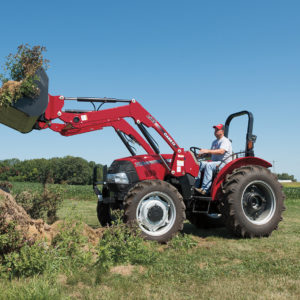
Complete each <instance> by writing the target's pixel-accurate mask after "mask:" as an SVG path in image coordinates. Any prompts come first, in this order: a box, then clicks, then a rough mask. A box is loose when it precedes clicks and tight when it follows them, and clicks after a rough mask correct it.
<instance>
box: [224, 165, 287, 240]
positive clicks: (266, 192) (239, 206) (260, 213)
mask: <svg viewBox="0 0 300 300" xmlns="http://www.w3.org/2000/svg"><path fill="white" fill-rule="evenodd" d="M283 200H284V195H283V193H282V188H281V185H280V183H279V182H278V180H277V178H276V177H275V176H274V175H273V174H272V173H271V172H270V171H269V170H268V169H266V168H264V167H261V166H244V167H241V168H239V169H237V170H236V171H235V172H234V173H233V174H231V175H230V176H228V178H227V179H226V181H225V183H224V185H223V199H222V203H221V211H222V214H223V216H224V220H225V224H226V226H227V227H228V228H229V229H230V230H231V231H232V232H233V233H234V234H236V235H237V236H241V237H250V238H252V237H262V236H269V235H270V234H271V233H272V231H273V230H275V229H277V227H278V223H279V222H280V221H281V220H282V216H281V215H282V212H283V210H284V205H283Z"/></svg>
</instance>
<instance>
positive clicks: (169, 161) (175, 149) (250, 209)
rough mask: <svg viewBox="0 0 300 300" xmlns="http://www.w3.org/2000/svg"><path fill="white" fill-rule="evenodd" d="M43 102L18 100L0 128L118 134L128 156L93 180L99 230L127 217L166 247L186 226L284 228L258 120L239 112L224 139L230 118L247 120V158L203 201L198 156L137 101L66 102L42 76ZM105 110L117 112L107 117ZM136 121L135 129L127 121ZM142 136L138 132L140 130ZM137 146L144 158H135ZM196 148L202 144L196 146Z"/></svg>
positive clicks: (259, 232) (262, 233)
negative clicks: (260, 146)
mask: <svg viewBox="0 0 300 300" xmlns="http://www.w3.org/2000/svg"><path fill="white" fill-rule="evenodd" d="M39 77H40V80H39V88H40V90H41V93H40V96H39V97H38V98H37V99H34V100H32V99H26V98H24V99H21V100H19V101H18V102H17V103H16V104H15V105H13V106H11V107H8V108H2V109H0V122H1V123H3V124H5V125H7V126H9V127H11V128H14V129H16V130H18V131H20V132H23V133H27V132H30V131H31V130H32V129H35V130H43V129H47V128H48V129H51V130H53V131H55V132H58V133H60V134H61V135H63V136H72V135H76V134H81V133H85V132H91V131H95V130H101V129H103V128H104V127H113V128H114V130H115V132H116V133H117V135H118V136H119V138H120V139H121V141H122V142H123V143H124V145H125V147H126V148H127V149H128V151H129V153H130V156H128V157H124V158H120V159H116V160H115V161H113V163H112V164H111V166H110V167H109V168H105V167H104V172H103V173H104V174H103V181H102V182H98V181H97V179H96V177H97V176H96V173H97V172H94V173H95V176H94V177H95V178H94V184H93V189H94V191H95V193H96V195H97V199H98V200H97V201H98V205H97V215H98V219H99V222H100V223H101V225H103V226H106V225H110V224H111V222H112V218H113V217H112V215H113V210H119V209H120V210H123V211H124V221H125V222H126V223H128V224H132V223H136V224H138V226H139V227H140V229H141V232H142V235H143V236H144V237H145V238H146V239H149V240H155V241H158V242H166V241H168V240H169V239H171V238H172V237H173V236H174V235H175V234H176V233H177V232H178V231H180V230H182V229H183V224H184V222H185V220H186V219H188V220H189V221H190V222H191V223H192V224H193V225H195V226H197V227H202V228H207V227H215V226H219V225H222V224H223V225H225V226H226V227H227V228H228V229H229V230H230V231H231V232H232V233H234V234H235V235H237V236H239V237H245V238H253V237H266V236H269V235H270V234H271V233H272V231H273V230H274V229H277V226H278V223H279V222H280V221H281V220H282V212H283V210H284V203H283V201H284V195H283V193H282V187H281V185H280V183H279V182H278V180H277V178H276V177H275V176H274V175H273V174H272V173H271V172H270V170H269V168H270V167H271V164H270V163H269V162H267V161H265V160H263V159H261V158H258V157H256V156H255V155H254V143H255V141H256V136H255V135H253V133H252V130H253V115H252V113H250V112H248V111H241V112H238V113H234V114H232V115H230V116H229V117H228V118H227V120H226V122H225V136H226V137H228V135H229V126H230V123H231V121H232V119H233V118H236V117H239V116H243V115H246V116H247V117H248V129H247V133H246V147H245V151H243V152H239V153H235V154H233V157H232V158H233V159H232V161H231V162H230V163H228V164H226V165H225V166H224V167H223V168H221V170H219V171H217V172H216V173H215V174H214V177H213V182H212V186H211V191H210V194H209V195H206V196H202V195H199V194H198V193H197V192H196V191H195V189H194V187H195V180H196V179H195V178H196V177H197V175H198V172H199V165H200V163H201V159H200V161H199V159H198V157H199V155H198V154H199V150H200V148H198V147H195V146H193V147H191V148H190V149H189V150H185V149H183V148H182V147H180V146H179V145H178V144H177V143H176V141H175V139H174V138H173V137H172V136H171V135H170V133H169V132H167V131H166V129H165V128H164V127H163V126H162V125H161V124H160V123H159V122H158V121H157V120H156V119H155V117H154V116H152V115H151V114H150V113H149V112H148V111H147V110H146V109H145V108H144V107H143V106H142V105H141V104H140V103H139V102H138V101H136V100H135V99H131V100H120V99H115V98H90V97H77V98H73V97H72V98H71V97H64V96H52V95H50V94H48V77H47V75H46V73H45V72H44V71H43V70H40V73H39ZM65 101H78V102H85V103H87V102H88V103H91V104H92V105H93V109H92V110H81V109H77V110H76V109H75V110H74V109H72V110H70V109H64V104H65ZM105 103H118V104H119V106H117V107H113V108H107V109H102V105H103V104H105ZM130 118H131V119H132V120H133V121H134V122H131V123H134V124H133V125H134V126H132V125H131V124H130V122H128V119H130ZM134 127H135V128H137V129H138V130H137V129H135V128H134ZM151 128H152V129H154V130H155V131H156V132H157V134H158V135H159V136H161V137H162V139H163V140H164V141H165V142H166V143H167V145H168V146H169V147H170V149H171V153H170V154H162V153H160V150H159V147H158V144H157V142H156V141H155V140H154V138H153V137H152V135H151V134H150V133H149V129H151ZM133 143H135V144H138V145H139V146H141V147H142V148H143V151H144V152H145V154H142V155H137V154H136V150H135V148H134V146H133ZM197 143H198V141H197Z"/></svg>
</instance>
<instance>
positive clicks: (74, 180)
mask: <svg viewBox="0 0 300 300" xmlns="http://www.w3.org/2000/svg"><path fill="white" fill-rule="evenodd" d="M95 166H97V167H99V168H98V170H99V174H102V165H100V164H96V163H95V162H94V161H87V160H85V159H83V158H81V157H73V156H65V157H54V158H50V159H45V158H41V159H30V160H24V161H21V160H19V159H17V158H12V159H5V160H1V161H0V181H11V182H13V181H19V182H24V181H26V182H40V183H56V184H74V185H85V184H92V178H93V170H94V167H95ZM98 180H101V175H99V177H98Z"/></svg>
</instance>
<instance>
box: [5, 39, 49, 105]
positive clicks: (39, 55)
mask: <svg viewBox="0 0 300 300" xmlns="http://www.w3.org/2000/svg"><path fill="white" fill-rule="evenodd" d="M45 51H46V48H45V47H42V46H33V47H31V46H30V45H28V44H25V45H20V46H19V47H18V49H17V53H16V54H12V53H11V54H9V55H8V56H7V58H6V62H5V65H4V67H3V69H4V73H3V74H0V80H1V81H2V83H3V86H2V88H1V89H0V106H1V105H3V106H8V105H11V104H13V103H14V102H16V101H17V100H19V99H20V98H22V97H29V98H35V97H37V96H38V95H39V92H40V91H39V89H38V87H37V86H36V84H35V81H36V80H38V77H37V76H36V75H35V74H36V72H37V70H38V69H40V68H41V67H44V69H47V67H48V63H49V61H48V60H46V59H44V57H43V52H45Z"/></svg>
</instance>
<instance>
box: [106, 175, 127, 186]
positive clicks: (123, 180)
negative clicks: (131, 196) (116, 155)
mask: <svg viewBox="0 0 300 300" xmlns="http://www.w3.org/2000/svg"><path fill="white" fill-rule="evenodd" d="M107 182H108V183H118V184H129V180H128V177H127V175H126V173H116V174H107Z"/></svg>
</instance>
